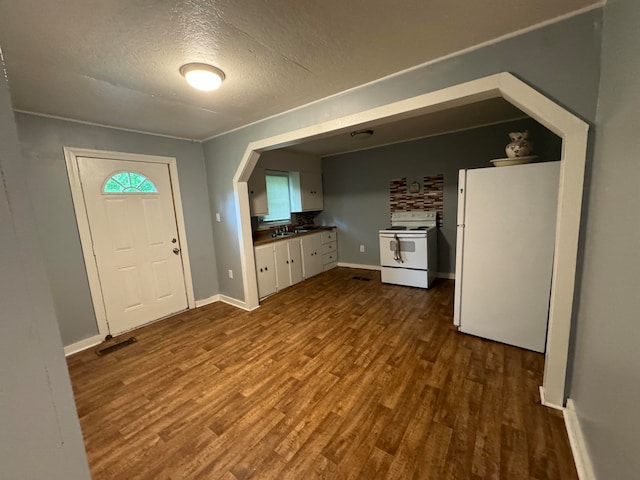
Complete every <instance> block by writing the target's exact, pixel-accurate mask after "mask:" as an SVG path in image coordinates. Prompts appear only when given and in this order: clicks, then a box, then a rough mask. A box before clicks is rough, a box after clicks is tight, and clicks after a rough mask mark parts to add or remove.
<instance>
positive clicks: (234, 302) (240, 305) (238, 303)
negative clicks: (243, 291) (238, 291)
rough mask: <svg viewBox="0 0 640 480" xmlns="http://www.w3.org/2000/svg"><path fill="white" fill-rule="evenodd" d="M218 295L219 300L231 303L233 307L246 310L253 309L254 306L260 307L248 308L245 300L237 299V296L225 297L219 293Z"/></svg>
mask: <svg viewBox="0 0 640 480" xmlns="http://www.w3.org/2000/svg"><path fill="white" fill-rule="evenodd" d="M219 297H220V301H221V302H224V303H227V304H229V305H232V306H234V307H238V308H241V309H243V310H246V311H247V312H250V311H252V310H255V309H256V308H260V307H255V308H249V307H247V304H246V302H243V301H242V300H238V299H237V298H232V297H227V296H226V295H222V294H220V295H219Z"/></svg>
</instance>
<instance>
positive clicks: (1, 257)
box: [0, 56, 89, 480]
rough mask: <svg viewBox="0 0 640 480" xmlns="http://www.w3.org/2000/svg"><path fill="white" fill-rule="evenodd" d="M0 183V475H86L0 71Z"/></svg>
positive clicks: (62, 479) (61, 478)
mask: <svg viewBox="0 0 640 480" xmlns="http://www.w3.org/2000/svg"><path fill="white" fill-rule="evenodd" d="M0 58H1V56H0ZM0 71H2V72H4V65H3V64H2V61H1V60H0ZM0 182H1V183H2V186H3V188H2V189H1V190H0V225H2V228H0V305H2V317H1V319H0V478H2V479H7V480H10V479H25V480H26V479H34V480H35V479H43V478H47V479H51V480H66V479H78V480H80V479H88V478H89V468H88V466H87V460H86V456H85V453H84V447H83V443H82V434H81V432H80V424H79V422H78V417H77V414H76V410H75V406H74V401H73V394H72V391H71V384H70V382H69V374H68V372H67V366H66V363H65V361H64V355H63V349H62V342H61V339H60V332H59V331H58V327H57V323H56V316H55V312H54V309H53V304H52V301H51V294H50V292H49V289H48V285H47V281H46V276H45V272H44V268H43V266H42V262H41V261H40V258H39V256H38V248H37V245H36V244H35V233H34V222H33V214H32V212H31V209H30V205H29V197H28V195H27V189H26V175H25V171H24V168H23V164H22V162H21V159H20V152H19V145H18V138H17V134H16V127H15V123H14V119H13V115H12V113H11V104H10V101H9V93H8V90H7V84H6V80H5V77H4V75H3V76H2V77H1V78H0Z"/></svg>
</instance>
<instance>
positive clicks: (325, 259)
mask: <svg viewBox="0 0 640 480" xmlns="http://www.w3.org/2000/svg"><path fill="white" fill-rule="evenodd" d="M337 261H338V254H337V253H336V252H329V253H325V254H324V255H322V264H323V265H326V264H327V263H332V262H337Z"/></svg>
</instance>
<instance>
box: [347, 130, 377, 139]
mask: <svg viewBox="0 0 640 480" xmlns="http://www.w3.org/2000/svg"><path fill="white" fill-rule="evenodd" d="M371 135H373V130H355V131H353V132H351V138H357V139H361V140H362V139H365V138H369V137H370V136H371Z"/></svg>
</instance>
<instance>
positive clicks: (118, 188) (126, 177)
mask: <svg viewBox="0 0 640 480" xmlns="http://www.w3.org/2000/svg"><path fill="white" fill-rule="evenodd" d="M102 193H158V189H157V188H156V186H155V185H154V184H153V182H152V181H151V180H149V179H148V178H147V177H145V176H144V175H142V174H141V173H136V172H117V173H114V174H113V175H111V177H109V178H108V179H107V180H106V181H105V182H104V187H102Z"/></svg>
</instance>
